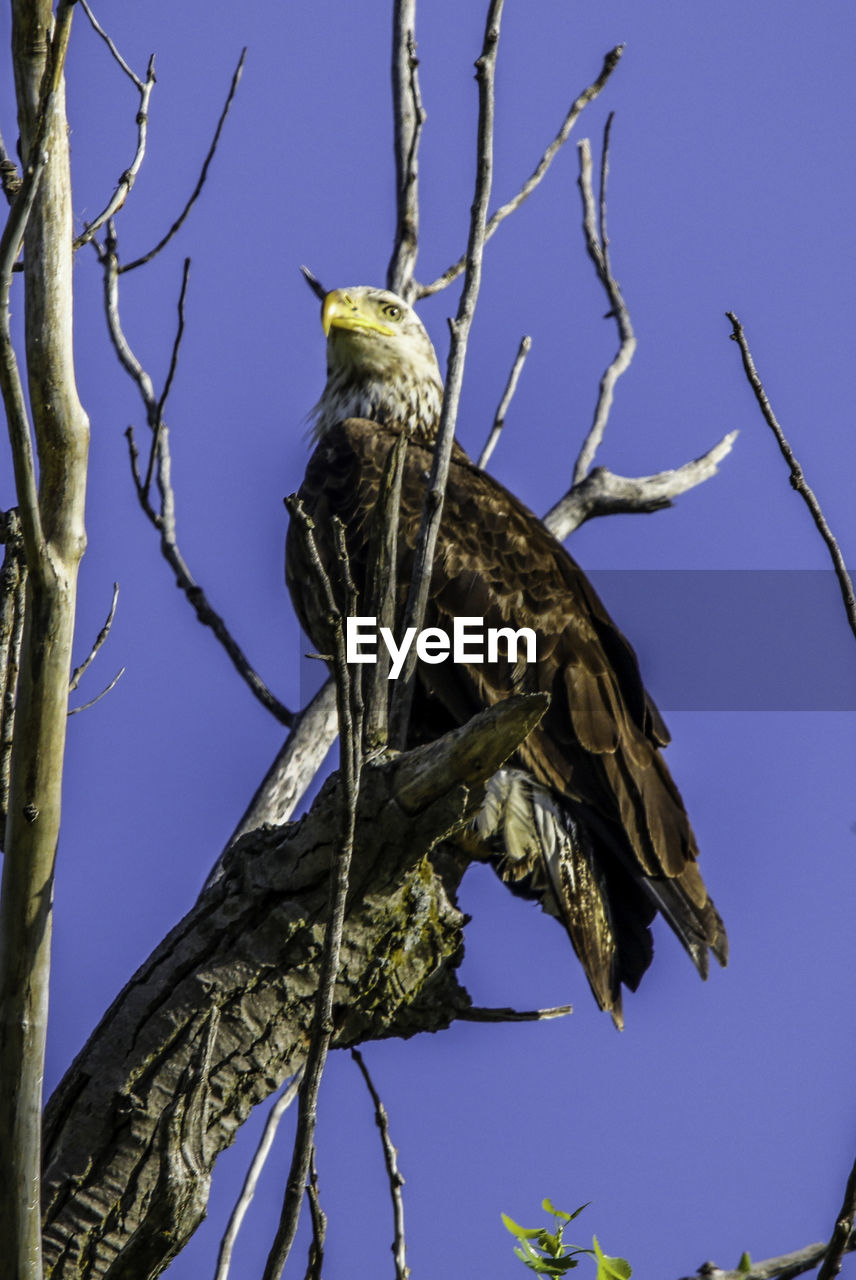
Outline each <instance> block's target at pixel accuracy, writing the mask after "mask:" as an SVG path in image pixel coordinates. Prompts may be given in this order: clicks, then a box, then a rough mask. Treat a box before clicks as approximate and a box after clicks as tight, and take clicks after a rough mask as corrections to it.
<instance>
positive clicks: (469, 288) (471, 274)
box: [390, 0, 504, 747]
mask: <svg viewBox="0 0 856 1280" xmlns="http://www.w3.org/2000/svg"><path fill="white" fill-rule="evenodd" d="M503 3H504V0H491V3H490V7H489V9H488V15H487V22H486V24H485V33H484V43H483V45H482V52H481V55H480V56H479V58H478V60H477V61H476V81H477V83H478V92H479V119H478V139H477V149H476V183H475V196H474V198H473V204H472V210H471V216H470V232H469V241H468V244H467V257H466V275H465V277H464V287H463V289H462V291H461V299H460V303H459V305H458V314H457V316H456V317H455V319H454V320H453V321H450V329H451V333H452V341H451V345H450V349H449V361H448V365H447V369H446V387H445V391H444V393H443V408H442V410H441V413H440V426H439V429H438V433H437V441H436V443H435V445H434V457H433V461H432V464H431V475H430V478H429V481H428V491H427V493H426V495H425V506H424V509H423V512H422V520H421V523H420V526H419V534H418V537H417V541H416V550H415V555H414V570H413V580H412V582H411V584H410V592H409V595H408V600H407V608H406V611H405V618H404V624H403V625H404V628H405V631H406V628H407V627H411V626H415V627H416V629H417V632H418V631H419V630H420V629H421V627H422V623H423V621H424V618H425V608H426V605H427V602H428V588H429V584H430V581H431V568H432V565H433V563H434V551H435V548H436V545H437V535H438V532H439V528H440V518H441V516H442V514H443V497H444V494H445V491H446V481H447V479H448V475H449V462H450V460H451V456H452V444H453V441H454V434H455V422H456V419H457V416H458V403H459V401H460V397H461V384H462V382H463V376H464V364H465V362H466V356H467V343H468V340H469V335H470V328H471V326H472V322H473V315H474V312H475V307H476V301H477V299H478V295H479V287H480V285H481V272H482V258H483V256H484V245H485V225H486V218H487V209H488V202H489V200H490V190H491V184H492V181H493V129H494V111H495V100H494V83H495V74H496V54H497V46H498V43H499V31H500V23H501V21H502V9H503ZM415 673H416V652H415V650H414V649H411V650H410V653H409V654H408V657H407V660H406V662H405V666H404V670H403V672H402V675H401V676H400V677H399V679H398V682H397V684H396V688H395V693H394V695H393V703H392V709H391V713H390V742H391V744H392V745H393V746H397V747H402V746H403V745H404V742H405V740H406V737H407V726H408V723H409V720H410V707H411V705H412V702H413V690H414V684H415Z"/></svg>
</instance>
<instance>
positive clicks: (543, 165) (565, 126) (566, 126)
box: [414, 44, 624, 298]
mask: <svg viewBox="0 0 856 1280" xmlns="http://www.w3.org/2000/svg"><path fill="white" fill-rule="evenodd" d="M623 52H624V45H623V44H619V45H616V47H615V48H614V49H611V50H610V52H609V53H608V54H607V55H606V58H605V59H604V63H603V67H602V69H601V72H600V75H599V76H598V77H597V79H596V80H594V81H593V82H592V83H591V84H590V85H589V86H588V88H587V89H583V91H582V93H581V94H580V95H579V97H577V98H575V99H574V101H573V102H572V103H571V106H570V108H569V110H568V114H567V115H566V116H565V118H564V120H563V121H562V127H561V128H560V129H559V132H558V133H557V134H556V136H555V138H554V139H553V141H552V142H551V143H550V145H549V146H548V147H547V149H546V151H545V152H544V154H543V155H542V157H541V159H540V160H539V161H538V163H537V165H536V166H535V168H534V170H533V172H532V174H531V175H530V176H529V177H528V178H527V179H526V181H525V182H524V184H523V186H522V187H521V188H520V190H519V191H518V192H517V194H516V195H515V196H513V197H512V199H511V200H508V201H507V202H506V203H505V204H503V205H500V207H499V208H498V209H497V210H496V212H495V213H493V214H492V215H491V217H490V220H489V221H488V223H487V225H486V227H485V240H486V241H487V240H489V239H490V238H491V236H492V235H493V234H494V232H495V231H496V230H497V228H498V227H499V225H500V223H502V222H504V221H505V219H506V218H507V217H508V216H509V214H512V213H514V211H515V210H516V209H519V208H520V206H521V205H522V204H523V202H524V200H527V199H528V198H529V196H530V195H531V194H532V192H533V191H534V190H535V188H536V187H537V186H538V184H539V183H540V182H541V181H542V180H543V178H544V177H545V176H546V174H547V170H548V169H549V168H550V165H551V164H552V163H553V160H554V159H555V158H556V155H557V154H558V152H559V151H560V150H561V149H562V147H563V146H564V145H565V143H566V142H567V140H568V138H569V137H570V134H571V130H572V129H573V127H574V125H575V124H576V122H577V120H578V119H579V116H580V114H581V112H582V111H583V109H584V108H585V107H587V106H588V104H589V103H590V102H593V101H594V99H595V98H596V97H597V96H598V94H599V93H600V92H601V90H602V89H603V87H604V86H605V84H606V82H607V80H608V79H609V77H610V76H611V75H612V73H613V71H614V70H615V68H616V67H617V66H618V63H619V60H620V58H621V55H622V53H623ZM466 265H467V255H466V254H465V255H464V256H463V257H461V258H459V259H458V261H457V262H454V263H453V264H452V266H450V267H447V269H446V270H445V271H444V272H443V274H442V275H441V276H438V277H437V279H436V280H432V282H431V283H430V284H420V285H416V288H415V295H414V296H415V297H417V298H428V297H430V296H431V295H432V294H434V293H439V291H440V290H441V289H445V288H446V287H447V286H448V285H450V284H451V283H452V281H453V280H457V278H458V276H459V275H460V274H461V272H462V271H463V270H464V268H465V267H466Z"/></svg>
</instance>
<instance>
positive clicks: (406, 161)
mask: <svg viewBox="0 0 856 1280" xmlns="http://www.w3.org/2000/svg"><path fill="white" fill-rule="evenodd" d="M418 68H419V60H418V59H417V57H416V0H395V9H394V13H393V20H392V104H393V120H394V123H395V212H396V218H395V243H394V245H393V249H392V256H391V257H390V260H389V266H388V268H387V272H386V286H387V288H388V289H391V290H392V292H393V293H397V294H398V295H399V297H402V298H404V300H405V301H406V302H412V300H413V298H414V296H415V293H416V286H415V285H414V282H413V272H414V270H415V269H416V257H417V254H418V252H419V139H420V136H421V134H422V126H423V124H424V123H425V111H424V109H423V106H422V96H421V94H420V92H419V70H418Z"/></svg>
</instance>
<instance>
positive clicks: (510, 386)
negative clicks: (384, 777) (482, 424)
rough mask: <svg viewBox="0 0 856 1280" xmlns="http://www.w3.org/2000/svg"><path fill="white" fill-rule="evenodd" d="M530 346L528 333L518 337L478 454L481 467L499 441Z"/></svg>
mask: <svg viewBox="0 0 856 1280" xmlns="http://www.w3.org/2000/svg"><path fill="white" fill-rule="evenodd" d="M531 348H532V339H531V338H530V337H528V335H527V336H526V337H523V338H521V339H520V346H519V347H518V348H517V355H516V356H515V357H514V364H513V365H512V366H511V372H510V373H509V375H508V382H507V383H506V384H505V390H504V391H503V393H502V399H501V400H500V402H499V405H498V406H497V410H496V414H495V416H494V419H493V426H492V427H491V429H490V435H489V436H488V438H487V440H486V441H485V445H484V448H483V449H482V451H481V453H480V454H479V460H478V463H477V464H476V465H477V466H479V467H481V468H482V469H484V468H485V467H486V466H487V464H488V462H489V461H490V458H491V454H492V453H493V451H494V449H495V448H496V446H497V444H498V443H499V437H500V436H501V435H502V428H503V427H504V426H505V415H506V414H507V413H508V410H509V406H510V405H511V401H512V399H513V397H514V393H515V391H516V390H517V383H518V381H519V380H520V374H521V372H522V370H523V366H524V364H525V363H526V357H527V356H528V355H529V352H530V350H531Z"/></svg>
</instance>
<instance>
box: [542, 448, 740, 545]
mask: <svg viewBox="0 0 856 1280" xmlns="http://www.w3.org/2000/svg"><path fill="white" fill-rule="evenodd" d="M737 435H738V433H737V432H736V431H729V433H728V435H727V436H724V437H723V438H722V440H720V441H719V443H718V444H715V445H714V446H713V448H712V449H709V450H708V451H707V453H703V454H702V455H701V457H700V458H695V459H693V461H691V462H685V463H684V465H683V466H682V467H676V468H675V469H674V470H673V471H659V472H657V473H656V475H652V476H632V477H631V476H617V475H615V474H614V473H613V472H612V471H608V470H607V469H606V467H595V468H594V470H593V471H590V472H589V473H588V475H587V476H586V477H585V479H584V480H583V481H582V482H581V483H580V484H576V485H574V486H573V487H572V488H571V489H569V490H568V492H567V493H566V494H565V495H564V496H563V497H561V498H560V499H559V501H558V502H557V503H556V504H555V505H554V506H552V507H551V508H550V510H549V511H548V512H547V514H546V515H545V516H544V523H545V524H546V526H547V528H548V529H549V530H550V532H551V533H552V534H553V537H554V538H557V539H558V540H559V541H560V542H562V541H563V540H564V539H565V538H567V537H568V536H569V535H570V534H571V533H573V531H574V529H578V528H579V526H580V525H581V524H583V523H584V522H585V521H586V520H591V519H593V518H594V517H595V516H610V515H617V514H618V513H619V512H634V513H637V514H638V513H644V512H650V511H661V510H663V508H664V507H670V506H672V502H673V500H674V499H675V498H677V497H679V496H680V494H682V493H686V492H687V490H688V489H694V488H695V487H696V485H699V484H702V483H703V482H704V481H705V480H709V479H710V478H711V476H715V475H716V473H717V471H718V470H719V464H720V462H722V460H723V458H725V457H727V456H728V454H729V453H730V452H731V450H732V448H733V446H734V441H735V440H736V439H737Z"/></svg>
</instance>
